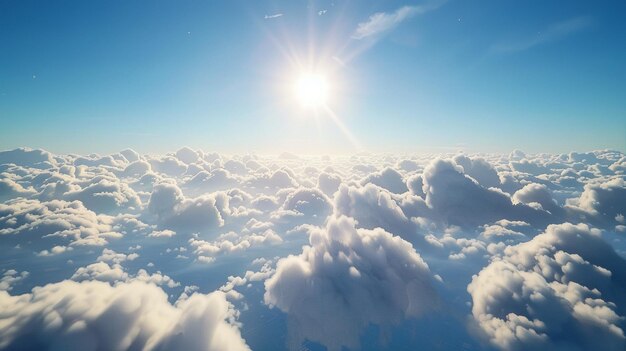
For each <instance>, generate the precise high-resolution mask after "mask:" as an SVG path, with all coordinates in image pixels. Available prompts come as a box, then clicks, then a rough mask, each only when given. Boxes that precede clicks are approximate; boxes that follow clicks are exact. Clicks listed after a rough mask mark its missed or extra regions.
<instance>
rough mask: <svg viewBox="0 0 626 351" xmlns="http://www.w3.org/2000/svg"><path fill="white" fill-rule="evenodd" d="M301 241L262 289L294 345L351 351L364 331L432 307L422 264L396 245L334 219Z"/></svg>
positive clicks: (383, 234)
mask: <svg viewBox="0 0 626 351" xmlns="http://www.w3.org/2000/svg"><path fill="white" fill-rule="evenodd" d="M309 240H310V246H305V247H304V249H303V251H302V253H301V254H300V255H297V256H289V257H287V258H284V259H282V260H280V261H279V262H278V264H277V267H276V273H275V274H274V275H273V276H272V277H271V278H270V279H268V280H267V281H266V282H265V288H266V292H265V302H266V303H267V304H269V305H271V306H275V307H277V308H279V309H281V310H282V311H284V312H286V313H287V314H288V319H289V327H290V332H291V333H292V340H291V341H292V343H294V344H295V345H298V344H300V343H301V342H302V341H303V340H305V339H308V340H312V341H317V342H320V343H322V344H323V345H325V346H327V347H328V348H329V349H331V350H339V349H341V347H342V346H346V347H350V348H356V347H358V345H359V335H360V333H361V331H362V329H363V328H364V327H366V326H367V325H369V324H378V325H384V326H386V325H391V324H397V323H399V322H400V321H402V320H403V319H404V318H407V317H415V316H419V315H421V314H423V313H425V312H427V311H428V310H430V309H432V308H433V306H434V305H436V304H437V295H436V293H435V291H434V289H433V287H432V286H431V281H432V274H431V272H430V270H429V268H428V265H427V264H426V263H425V262H424V261H423V260H422V258H421V257H420V256H419V255H418V254H417V253H416V252H415V250H414V249H413V247H412V246H411V244H409V243H408V242H406V241H404V240H402V239H401V238H399V237H396V236H393V235H392V234H390V233H388V232H385V231H384V230H382V229H377V230H366V229H356V228H355V222H354V220H352V219H350V218H347V217H339V218H337V219H332V220H330V221H329V222H328V224H327V225H326V227H324V228H317V229H312V232H311V233H310V239H309Z"/></svg>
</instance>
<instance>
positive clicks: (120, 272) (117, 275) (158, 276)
mask: <svg viewBox="0 0 626 351" xmlns="http://www.w3.org/2000/svg"><path fill="white" fill-rule="evenodd" d="M98 259H99V260H101V258H98ZM103 261H106V260H101V261H100V262H96V263H92V264H90V265H87V266H86V267H80V268H78V269H77V270H76V272H75V273H74V274H73V275H72V278H71V279H72V280H74V281H77V282H81V281H90V280H98V281H102V282H108V283H116V284H120V283H129V282H133V281H140V282H144V283H151V284H154V285H158V286H167V287H168V288H175V287H177V286H180V283H178V282H176V281H175V280H174V279H172V278H170V277H169V276H168V275H165V274H163V273H161V272H159V271H157V272H156V273H153V274H150V273H148V272H147V271H146V270H145V269H140V270H139V271H137V274H135V275H133V274H128V273H127V272H126V271H125V270H124V267H122V266H121V265H120V264H119V263H114V264H113V265H109V264H108V263H106V262H103Z"/></svg>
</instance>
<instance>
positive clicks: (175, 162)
mask: <svg viewBox="0 0 626 351" xmlns="http://www.w3.org/2000/svg"><path fill="white" fill-rule="evenodd" d="M148 162H149V163H150V165H151V166H152V169H153V170H154V171H156V172H160V173H163V174H167V175H170V176H180V175H182V174H183V173H185V171H187V165H185V163H183V162H181V161H180V160H179V159H177V158H175V157H172V156H165V157H161V158H153V159H150V160H148Z"/></svg>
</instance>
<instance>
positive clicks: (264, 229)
mask: <svg viewBox="0 0 626 351" xmlns="http://www.w3.org/2000/svg"><path fill="white" fill-rule="evenodd" d="M625 216H626V156H625V155H624V154H623V153H621V152H617V151H609V150H603V151H594V152H588V153H575V152H572V153H569V154H525V153H523V152H521V151H518V150H516V151H513V152H512V153H510V154H508V155H506V154H505V155H496V154H475V155H474V154H463V153H450V154H439V155H419V156H417V155H391V154H368V153H362V154H356V155H353V156H345V157H340V156H332V157H329V156H297V155H292V154H288V153H285V154H281V155H278V156H257V155H245V156H226V155H221V154H217V153H208V152H203V151H200V150H192V149H190V148H182V149H180V150H178V151H176V152H174V153H170V154H165V155H140V154H138V153H137V152H135V151H133V150H130V149H127V150H123V151H121V152H119V153H116V154H112V155H106V156H101V155H95V154H94V155H87V156H85V155H55V154H52V153H50V152H47V151H45V150H34V149H28V148H20V149H15V150H10V151H4V152H0V256H1V257H2V260H0V349H2V350H5V349H6V350H249V349H253V350H269V349H271V350H281V349H291V350H299V349H303V348H304V349H311V350H316V349H324V348H327V349H328V350H342V349H343V348H347V349H361V348H363V349H368V350H374V349H394V350H396V349H402V348H404V349H407V350H413V349H416V348H418V346H419V347H421V348H424V349H449V350H460V349H465V350H478V349H481V350H530V349H532V350H599V349H602V350H624V349H625V348H626V337H625V335H624V330H625V328H626V261H625V260H624V257H626V240H624V236H625V235H626V218H625Z"/></svg>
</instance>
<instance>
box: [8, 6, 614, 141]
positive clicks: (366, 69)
mask: <svg viewBox="0 0 626 351" xmlns="http://www.w3.org/2000/svg"><path fill="white" fill-rule="evenodd" d="M624 13H626V3H625V2H623V1H599V2H597V1H593V2H592V1H502V0H498V1H461V0H457V1H453V0H451V1H447V2H443V1H439V2H433V1H430V2H418V1H412V2H407V1H380V0H379V1H367V0H360V1H342V0H336V1H300V0H285V1H264V0H254V1H187V0H179V1H154V0H151V1H139V0H138V1H41V0H40V1H30V0H2V1H0V149H7V148H14V147H18V146H30V147H42V148H46V149H49V150H51V151H55V152H76V153H90V152H98V153H108V152H115V151H118V150H120V149H123V148H126V147H132V148H134V149H136V150H138V151H140V152H155V153H156V152H163V151H168V150H175V149H178V148H179V147H180V146H183V145H187V146H191V147H196V148H202V149H204V150H211V151H220V152H227V153H242V152H259V153H275V152H282V151H291V152H302V153H349V152H353V151H355V150H357V149H363V150H369V151H399V152H422V151H425V152H430V151H442V150H443V151H445V150H458V149H465V150H468V151H485V152H507V151H510V150H512V149H515V148H519V149H522V150H524V151H527V152H567V151H571V150H578V151H586V150H592V149H601V148H612V149H618V150H621V151H624V150H625V149H626V64H625V63H626V39H625V38H626V22H624ZM305 73H314V74H316V75H318V76H322V77H324V79H325V80H326V83H327V85H328V98H327V99H325V101H324V107H323V108H320V107H319V106H317V107H316V108H313V109H312V108H308V107H303V106H302V105H301V104H299V103H298V101H297V99H296V98H295V97H294V96H295V95H296V94H295V93H294V86H296V85H297V83H296V82H297V81H298V79H299V78H298V77H300V76H302V75H303V74H305ZM331 115H333V116H334V117H332V116H331Z"/></svg>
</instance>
